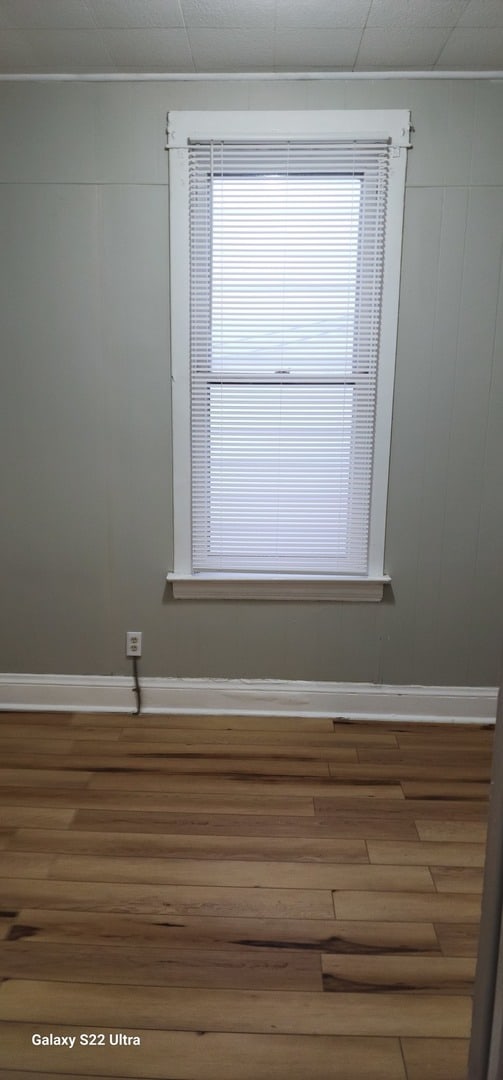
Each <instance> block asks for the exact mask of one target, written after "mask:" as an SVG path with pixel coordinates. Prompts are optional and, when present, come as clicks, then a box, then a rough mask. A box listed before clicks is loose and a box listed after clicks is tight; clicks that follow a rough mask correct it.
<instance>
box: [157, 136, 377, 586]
mask: <svg viewBox="0 0 503 1080" xmlns="http://www.w3.org/2000/svg"><path fill="white" fill-rule="evenodd" d="M188 154H189V225H190V354H191V357H190V380H191V391H190V392H191V471H192V476H191V489H192V511H191V514H192V518H191V520H192V572H193V573H201V572H202V573H204V572H211V571H215V572H228V573H239V572H243V573H251V574H253V573H269V574H271V573H273V574H323V575H327V574H334V575H340V574H366V573H367V571H368V546H369V515H370V503H371V489H372V462H373V447H374V422H375V404H376V385H377V373H378V359H379V340H380V321H381V296H382V288H383V266H384V242H385V231H386V208H387V189H388V171H389V154H390V145H389V141H388V140H386V139H384V138H383V140H382V141H380V140H372V141H370V140H357V141H354V140H350V139H346V140H343V141H342V140H341V141H318V142H307V141H292V140H280V141H246V142H238V141H224V142H221V141H220V142H219V141H212V140H203V141H198V142H192V143H189V149H188ZM174 272H175V268H174Z"/></svg>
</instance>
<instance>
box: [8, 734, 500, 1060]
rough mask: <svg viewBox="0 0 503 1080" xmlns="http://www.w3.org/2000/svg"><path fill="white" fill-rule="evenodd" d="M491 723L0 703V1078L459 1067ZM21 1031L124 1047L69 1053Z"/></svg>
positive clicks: (471, 969) (466, 1011)
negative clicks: (127, 1040)
mask: <svg viewBox="0 0 503 1080" xmlns="http://www.w3.org/2000/svg"><path fill="white" fill-rule="evenodd" d="M490 743H491V732H488V731H484V730H483V729H480V728H471V727H467V726H465V725H463V726H456V725H453V726H452V727H451V726H450V725H449V727H448V728H447V727H442V726H440V725H422V724H421V725H411V724H407V725H404V724H401V723H400V722H398V721H396V722H394V723H392V724H384V723H381V724H378V725H377V724H373V723H371V722H357V723H353V722H344V721H343V720H342V719H336V720H334V721H333V722H332V721H330V720H326V719H323V720H311V719H307V718H306V719H304V720H297V719H295V718H293V717H280V718H272V719H271V718H268V717H201V716H190V717H187V716H170V717H162V716H154V717H138V716H133V715H125V716H120V715H118V714H113V715H107V716H101V717H100V716H98V715H94V714H93V715H89V714H85V715H84V714H73V715H67V716H65V715H63V714H53V715H41V714H27V715H25V716H16V717H15V718H14V717H13V715H12V714H10V715H9V714H5V715H4V716H0V758H1V761H2V765H3V768H0V781H1V786H0V840H1V842H2V844H3V845H4V846H3V848H2V850H1V851H0V881H1V889H0V970H1V972H2V976H3V981H0V1046H1V1050H0V1080H4V1077H5V1078H6V1080H7V1078H8V1080H14V1078H15V1080H35V1078H36V1077H37V1078H38V1080H43V1078H44V1077H45V1078H46V1080H58V1078H59V1080H63V1078H64V1077H66V1078H67V1080H70V1078H71V1080H79V1077H80V1080H90V1078H91V1077H92V1078H93V1080H100V1077H101V1078H105V1077H106V1078H107V1080H127V1078H129V1080H133V1078H134V1080H139V1077H140V1076H141V1077H142V1080H148V1078H151V1080H155V1078H162V1080H307V1078H309V1080H328V1077H330V1080H332V1078H334V1080H411V1078H412V1080H419V1076H420V1077H421V1080H428V1078H429V1077H432V1078H436V1080H438V1078H440V1080H445V1075H446V1074H445V1069H446V1068H447V1065H448V1063H449V1062H450V1061H451V1062H452V1067H453V1069H454V1070H456V1069H458V1071H459V1069H460V1068H461V1066H462V1061H463V1053H464V1052H465V1049H464V1048H465V1044H466V1040H467V1039H468V1036H469V1031H470V1014H471V1001H470V994H471V990H472V982H473V972H474V967H475V954H476V943H477V936H478V922H479V916H480V884H481V880H482V869H483V862H484V855H485V848H484V842H485V830H486V821H487V799H486V796H487V792H488V786H489V785H488V782H487V773H488V762H489V753H488V750H489V748H490ZM437 750H438V753H437ZM34 1030H37V1031H41V1032H44V1031H50V1030H52V1031H55V1030H57V1031H59V1032H61V1033H64V1032H65V1031H68V1032H69V1033H72V1034H77V1035H78V1034H79V1032H81V1031H86V1030H87V1031H88V1030H103V1031H104V1032H105V1033H106V1035H107V1038H108V1032H109V1031H123V1032H134V1033H138V1035H139V1037H140V1038H141V1047H140V1048H138V1047H132V1046H130V1047H126V1046H124V1047H121V1046H112V1045H109V1044H108V1043H107V1045H106V1047H105V1048H104V1050H103V1048H100V1049H98V1048H94V1049H93V1048H89V1047H87V1048H86V1047H77V1048H76V1049H74V1050H73V1051H71V1052H69V1053H67V1052H66V1051H65V1050H61V1049H58V1048H52V1049H51V1048H44V1049H42V1048H36V1047H33V1046H32V1045H31V1034H32V1033H33V1031H34ZM421 1046H423V1047H424V1055H423V1057H421V1054H420V1053H419V1048H420V1047H421ZM446 1047H447V1049H446ZM452 1048H454V1050H453V1053H452V1054H451V1053H450V1051H451V1049H452ZM442 1069H444V1073H442ZM421 1070H422V1071H421ZM428 1070H429V1071H428ZM456 1075H457V1074H456ZM449 1080H452V1077H451V1076H449Z"/></svg>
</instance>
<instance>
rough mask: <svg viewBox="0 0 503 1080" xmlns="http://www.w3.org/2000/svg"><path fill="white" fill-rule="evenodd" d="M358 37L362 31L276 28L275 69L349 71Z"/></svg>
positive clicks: (359, 37) (353, 59) (354, 57)
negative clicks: (343, 69) (341, 69)
mask: <svg viewBox="0 0 503 1080" xmlns="http://www.w3.org/2000/svg"><path fill="white" fill-rule="evenodd" d="M361 36H362V35H361V30H277V31H276V35H275V46H274V60H275V65H274V66H275V70H277V71H319V70H325V71H330V70H336V69H339V68H345V69H347V70H349V71H351V69H352V67H353V64H354V62H355V60H356V56H357V53H358V47H359V44H360V41H361Z"/></svg>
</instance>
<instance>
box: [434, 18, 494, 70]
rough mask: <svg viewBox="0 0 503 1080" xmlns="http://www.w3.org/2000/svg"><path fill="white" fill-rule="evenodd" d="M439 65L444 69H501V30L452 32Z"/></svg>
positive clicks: (460, 30) (461, 30)
mask: <svg viewBox="0 0 503 1080" xmlns="http://www.w3.org/2000/svg"><path fill="white" fill-rule="evenodd" d="M439 63H441V65H442V67H443V68H446V69H452V70H454V69H462V70H474V69H475V70H477V69H478V68H480V67H485V68H489V69H494V70H498V71H500V70H502V69H503V28H502V29H500V30H465V29H459V30H453V32H452V34H451V36H450V38H449V40H448V42H447V44H446V46H445V48H444V49H443V51H442V53H441V55H440V57H439Z"/></svg>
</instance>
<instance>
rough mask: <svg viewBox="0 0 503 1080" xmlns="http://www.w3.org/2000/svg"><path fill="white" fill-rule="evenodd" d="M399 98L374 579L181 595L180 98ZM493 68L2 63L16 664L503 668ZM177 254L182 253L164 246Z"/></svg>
mask: <svg viewBox="0 0 503 1080" xmlns="http://www.w3.org/2000/svg"><path fill="white" fill-rule="evenodd" d="M366 106H370V107H374V108H379V107H385V106H390V107H405V108H407V107H408V108H411V110H412V117H413V123H414V127H415V129H416V130H415V134H414V149H413V150H412V151H411V153H410V155H409V166H408V184H407V196H406V213H405V234H404V251H403V274H402V290H401V304H400V322H399V344H398V360H397V376H396V387H395V405H394V423H393V440H392V457H391V477H390V492H389V515H388V530H387V544H386V569H387V571H388V572H389V573H390V574H391V576H392V579H393V586H392V594H391V593H390V595H389V596H388V597H387V598H386V600H385V601H383V602H382V603H381V604H343V603H326V604H325V603H296V602H289V603H286V602H285V603H276V602H268V603H260V602H229V601H220V602H206V601H176V602H175V601H173V599H172V598H171V595H170V591H169V589H167V588H166V587H165V573H166V570H167V569H168V567H169V566H170V555H171V543H172V523H171V483H170V372H169V296H168V271H169V266H168V190H167V161H166V154H165V152H164V125H165V115H166V111H167V109H168V108H184V107H185V108H200V107H203V108H206V107H207V108H225V107H242V108H245V109H246V108H269V107H275V108H296V107H298V108H306V107H308V108H309V107H313V108H316V107H335V108H340V107H348V108H351V107H355V108H364V107H366ZM502 115H503V83H502V82H490V81H449V80H439V81H421V80H413V79H411V80H405V81H403V80H399V81H392V80H386V81H379V80H375V81H368V82H367V81H359V80H358V81H357V80H354V81H351V80H349V79H348V80H344V81H340V80H333V81H318V82H309V81H305V80H299V81H298V82H297V81H291V82H290V81H289V82H275V81H267V80H261V81H253V82H252V81H248V82H247V81H245V80H236V82H235V83H230V82H226V81H209V82H207V83H202V82H192V83H183V82H178V83H164V84H163V83H155V84H154V83H143V84H142V83H131V84H129V83H126V84H120V83H119V84H118V83H108V84H106V83H105V84H97V83H80V84H79V83H67V84H55V83H45V84H36V83H31V84H26V83H2V84H1V85H0V147H1V151H0V158H1V160H0V244H1V266H0V305H1V312H2V314H1V326H2V333H1V341H2V346H1V348H2V360H1V392H0V402H1V409H2V422H1V426H0V455H1V457H0V460H1V461H2V466H3V468H2V481H1V483H2V489H3V490H2V495H1V498H2V518H3V522H2V532H1V553H0V565H1V569H2V590H1V591H2V599H1V606H2V620H1V630H0V655H1V662H0V666H1V667H2V669H3V670H4V671H11V672H33V673H38V672H50V673H58V672H59V673H76V674H92V673H96V674H111V673H127V672H129V666H128V663H127V662H126V660H125V658H124V655H123V653H124V633H125V631H126V629H140V630H142V631H143V634H144V658H143V661H142V671H143V673H144V674H148V675H177V676H184V675H185V676H218V677H225V676H230V677H232V676H243V677H276V678H299V679H322V680H343V681H346V680H348V681H353V680H354V681H363V682H385V683H418V684H430V685H435V684H438V685H449V684H450V685H473V686H476V685H492V684H496V683H497V682H498V681H499V657H500V655H501V638H502V629H503V544H502V536H503V528H502V517H503V513H502V493H503V408H502V406H503V359H502V357H503V295H502V294H503V285H502V279H501V260H502V239H503V128H502V125H501V117H502ZM175 269H176V268H175Z"/></svg>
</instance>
